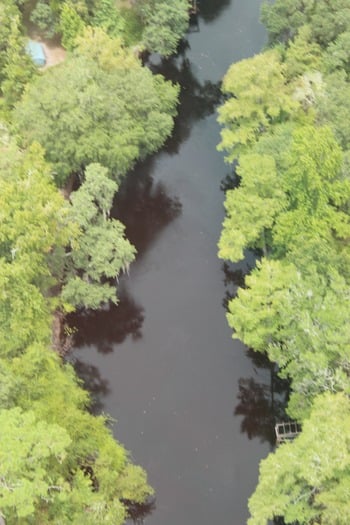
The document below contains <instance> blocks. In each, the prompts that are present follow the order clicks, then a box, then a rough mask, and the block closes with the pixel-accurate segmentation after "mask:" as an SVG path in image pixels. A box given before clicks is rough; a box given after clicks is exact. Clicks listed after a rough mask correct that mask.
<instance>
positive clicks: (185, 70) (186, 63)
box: [147, 40, 223, 155]
mask: <svg viewBox="0 0 350 525" xmlns="http://www.w3.org/2000/svg"><path fill="white" fill-rule="evenodd" d="M189 49H190V45H189V42H188V41H187V40H184V41H183V42H182V43H181V44H180V46H179V49H178V53H177V55H175V56H172V57H170V58H167V59H166V58H163V59H160V57H159V56H158V55H157V56H153V55H151V56H150V57H149V60H148V62H147V65H148V67H149V68H150V69H151V71H152V72H153V73H155V74H161V75H163V76H164V77H165V78H167V79H168V80H171V81H172V82H174V83H178V84H179V85H180V86H181V91H180V96H179V106H178V114H177V117H176V119H175V125H174V130H173V133H172V136H171V137H170V138H169V139H168V140H167V142H166V143H165V145H164V147H163V151H165V152H167V153H169V154H171V155H174V154H177V153H178V152H179V149H180V145H181V144H182V143H183V142H184V141H185V140H186V139H187V138H188V137H189V135H190V132H191V129H192V127H193V124H194V123H195V122H197V121H199V120H202V119H204V118H206V117H208V116H210V115H212V114H213V113H214V112H215V110H216V108H217V106H218V105H219V104H220V103H221V102H222V100H223V97H222V93H221V89H220V88H221V81H218V82H210V81H209V80H206V81H204V82H203V83H201V82H200V81H199V80H198V79H197V78H196V74H195V72H194V71H193V68H192V64H191V62H190V60H189V59H188V58H187V57H186V52H187V50H189Z"/></svg>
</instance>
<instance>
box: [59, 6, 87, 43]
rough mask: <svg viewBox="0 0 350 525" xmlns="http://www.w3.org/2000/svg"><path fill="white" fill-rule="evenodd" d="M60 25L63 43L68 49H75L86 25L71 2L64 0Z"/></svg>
mask: <svg viewBox="0 0 350 525" xmlns="http://www.w3.org/2000/svg"><path fill="white" fill-rule="evenodd" d="M59 27H60V32H61V33H62V45H63V46H64V47H65V48H66V49H68V50H72V49H74V47H75V42H76V38H77V36H78V35H79V34H81V33H83V31H84V27H85V25H84V22H83V20H82V19H81V17H80V16H79V15H78V13H77V12H76V10H75V8H74V6H73V5H72V3H70V2H64V4H63V6H62V9H61V13H60V21H59Z"/></svg>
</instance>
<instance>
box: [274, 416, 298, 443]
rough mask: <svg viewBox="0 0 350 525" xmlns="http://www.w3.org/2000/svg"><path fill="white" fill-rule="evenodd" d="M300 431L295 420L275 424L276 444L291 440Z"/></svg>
mask: <svg viewBox="0 0 350 525" xmlns="http://www.w3.org/2000/svg"><path fill="white" fill-rule="evenodd" d="M300 432H301V425H300V423H298V422H297V421H287V422H285V423H277V424H276V425H275V433H276V440H277V444H278V445H279V444H280V443H286V442H288V441H293V439H295V438H296V437H297V436H298V435H299V434H300Z"/></svg>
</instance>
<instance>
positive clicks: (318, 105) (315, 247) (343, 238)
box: [218, 0, 350, 525]
mask: <svg viewBox="0 0 350 525" xmlns="http://www.w3.org/2000/svg"><path fill="white" fill-rule="evenodd" d="M349 16H350V9H349V3H348V2H347V0H339V1H335V2H327V1H322V0H321V1H317V2H315V1H314V0H307V1H288V0H287V1H284V0H281V1H280V0H277V1H276V2H265V3H264V4H263V6H262V11H261V17H262V21H263V22H264V23H265V25H266V27H267V30H268V35H269V41H270V46H269V47H268V48H267V49H266V50H265V51H263V52H262V53H260V54H258V55H256V56H254V57H251V58H247V59H244V60H242V61H241V62H238V63H236V64H233V65H232V66H231V67H230V69H229V70H228V72H227V73H226V76H225V78H224V80H223V86H222V88H223V92H224V94H225V96H226V100H225V102H224V103H223V105H222V107H221V108H220V109H219V117H218V120H219V122H220V124H221V125H222V132H221V142H220V144H219V146H218V149H219V150H220V151H224V152H225V153H226V161H227V162H228V163H229V164H231V166H232V169H233V171H234V174H235V176H236V180H237V187H235V188H234V189H228V190H227V191H226V196H225V209H226V216H225V219H224V222H223V228H222V232H221V237H220V240H219V243H218V246H219V256H220V257H221V258H224V259H227V260H229V261H231V262H233V263H235V262H239V261H240V260H242V259H243V258H244V257H245V256H246V254H247V252H248V251H252V252H253V253H254V254H255V266H254V268H252V270H251V271H250V273H248V274H247V275H246V277H245V282H244V286H242V287H241V288H239V289H238V292H237V294H236V296H235V297H233V298H232V299H231V300H230V301H229V303H228V311H227V320H228V323H229V325H230V327H231V328H232V330H233V337H235V338H239V339H241V340H242V341H243V342H244V343H245V344H247V345H248V346H249V347H250V348H252V349H253V350H255V351H256V352H260V353H262V354H264V355H266V356H267V357H268V358H269V359H270V361H271V362H272V363H274V364H275V365H274V366H275V369H276V370H277V371H278V374H279V376H280V377H281V378H283V379H286V380H288V383H289V385H290V396H289V402H288V406H287V414H286V416H285V417H286V418H287V419H288V418H292V419H293V420H296V421H297V422H298V423H299V424H300V425H301V428H302V431H301V433H300V435H299V436H298V437H296V438H295V440H294V441H293V442H290V443H284V444H281V445H280V446H279V447H278V448H277V450H276V451H275V452H274V453H271V454H270V455H269V456H268V457H267V458H266V459H265V460H263V461H262V462H261V466H260V476H259V483H258V486H257V488H256V490H255V492H254V494H253V495H252V496H251V498H250V500H249V510H250V513H251V518H250V519H249V520H248V523H249V525H267V523H269V522H270V521H269V520H277V521H278V520H280V519H282V520H283V522H284V523H286V524H291V525H292V524H295V523H298V524H303V525H312V524H314V523H320V524H321V523H322V524H323V523H324V524H327V525H347V524H348V523H349V506H348V504H347V503H346V501H347V497H346V494H347V493H348V490H349V479H350V477H349V468H348V463H349V460H350V449H349V442H350V412H349V406H348V404H349V399H348V396H349V394H350V382H349V373H350V347H349V341H348V320H349V316H350V306H349V289H350V288H349V285H350V265H349V262H350V251H349V238H350V216H349V210H350V171H349V133H348V121H349V119H348V118H347V115H348V107H349V103H348V100H349V97H348V96H347V94H348V91H349V76H348V73H349V53H348V46H347V43H348V42H349V38H348V36H349V34H348V28H349ZM335 443H336V446H334V444H335ZM338 453H339V456H338Z"/></svg>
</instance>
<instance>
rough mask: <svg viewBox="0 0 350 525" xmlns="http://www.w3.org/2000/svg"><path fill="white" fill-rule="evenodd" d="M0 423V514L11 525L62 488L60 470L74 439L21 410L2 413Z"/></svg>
mask: <svg viewBox="0 0 350 525" xmlns="http://www.w3.org/2000/svg"><path fill="white" fill-rule="evenodd" d="M0 424H1V428H2V431H1V436H0V461H1V481H0V497H1V512H2V514H3V515H4V516H5V517H6V520H7V522H8V523H9V524H11V523H15V522H18V521H17V520H20V522H22V519H26V518H28V517H30V516H32V515H33V514H34V511H35V507H37V506H40V505H41V503H44V502H47V501H48V500H50V499H51V498H52V496H51V494H52V493H55V492H56V493H57V492H59V491H61V490H62V489H63V486H62V480H61V479H60V476H59V474H58V473H57V470H59V469H57V467H58V466H59V465H60V464H61V463H62V462H63V461H64V458H65V456H66V453H67V448H68V447H69V445H70V442H71V440H70V438H69V435H68V434H67V432H66V431H65V430H64V429H63V428H61V427H59V426H58V425H55V424H54V425H50V424H46V423H44V422H41V421H37V419H36V417H35V414H34V413H33V412H32V411H30V412H22V411H21V410H20V409H19V408H12V409H9V410H0ZM55 470H56V472H55ZM44 504H45V503H44Z"/></svg>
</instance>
